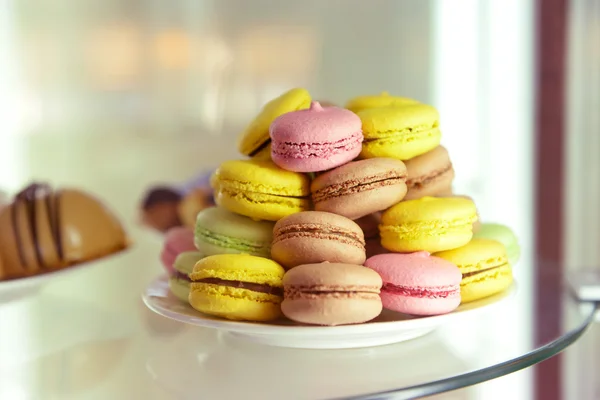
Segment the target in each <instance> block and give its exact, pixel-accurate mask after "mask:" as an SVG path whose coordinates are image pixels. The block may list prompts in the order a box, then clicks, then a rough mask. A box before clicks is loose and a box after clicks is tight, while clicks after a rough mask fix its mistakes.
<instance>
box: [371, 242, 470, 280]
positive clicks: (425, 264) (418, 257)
mask: <svg viewBox="0 0 600 400" xmlns="http://www.w3.org/2000/svg"><path fill="white" fill-rule="evenodd" d="M365 266H366V267H368V268H371V269H373V270H374V271H376V272H377V273H378V274H379V275H380V276H381V279H382V280H383V282H384V283H391V284H393V285H397V286H409V287H418V288H429V287H442V286H456V285H458V284H460V282H461V280H462V274H461V272H460V270H459V269H458V267H457V266H456V265H455V264H453V263H451V262H450V261H447V260H444V259H442V258H439V257H435V256H431V255H430V254H429V253H427V252H425V251H420V252H415V253H409V254H398V253H394V254H392V253H390V254H381V255H378V256H375V257H371V258H369V259H368V260H367V261H366V262H365Z"/></svg>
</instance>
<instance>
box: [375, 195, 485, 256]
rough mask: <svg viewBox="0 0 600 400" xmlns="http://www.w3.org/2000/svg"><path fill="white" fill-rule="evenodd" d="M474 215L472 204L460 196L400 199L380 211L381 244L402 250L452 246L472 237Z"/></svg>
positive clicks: (457, 245)
mask: <svg viewBox="0 0 600 400" xmlns="http://www.w3.org/2000/svg"><path fill="white" fill-rule="evenodd" d="M476 218H477V213H476V209H475V204H474V203H473V202H472V201H470V200H467V199H463V198H434V197H423V198H421V199H418V200H408V201H403V202H401V203H398V204H397V205H395V206H393V207H391V208H389V209H388V210H386V211H385V212H384V213H383V214H382V218H381V224H380V225H379V232H380V235H381V244H382V246H383V247H385V248H386V249H388V250H390V251H395V252H401V253H410V252H414V251H421V250H423V251H428V252H430V253H434V252H437V251H442V250H449V249H454V248H457V247H460V246H463V245H465V244H467V243H468V242H469V241H470V240H471V238H472V236H473V222H474V221H475V220H476Z"/></svg>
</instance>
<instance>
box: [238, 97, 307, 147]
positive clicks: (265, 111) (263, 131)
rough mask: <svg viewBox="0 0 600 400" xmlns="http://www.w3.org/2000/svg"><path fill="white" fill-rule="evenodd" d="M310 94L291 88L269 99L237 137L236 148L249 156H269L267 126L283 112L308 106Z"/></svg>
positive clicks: (269, 140)
mask: <svg viewBox="0 0 600 400" xmlns="http://www.w3.org/2000/svg"><path fill="white" fill-rule="evenodd" d="M310 100H311V99H310V94H309V93H308V91H306V90H305V89H301V88H296V89H291V90H289V91H287V92H285V93H283V94H282V95H281V96H279V97H277V98H275V99H273V100H271V101H270V102H268V103H267V104H265V105H264V107H263V108H262V109H261V111H260V113H259V114H258V115H257V116H256V117H255V118H254V120H253V121H252V122H251V123H250V125H248V127H247V128H246V129H245V130H244V132H242V134H241V135H240V136H239V137H238V141H237V148H238V151H239V152H240V153H242V154H243V155H246V156H249V157H257V158H259V159H268V158H270V156H271V137H270V136H269V126H270V125H271V123H272V122H273V120H275V118H277V117H279V116H280V115H283V114H285V113H288V112H291V111H297V110H303V109H305V108H308V107H309V106H310Z"/></svg>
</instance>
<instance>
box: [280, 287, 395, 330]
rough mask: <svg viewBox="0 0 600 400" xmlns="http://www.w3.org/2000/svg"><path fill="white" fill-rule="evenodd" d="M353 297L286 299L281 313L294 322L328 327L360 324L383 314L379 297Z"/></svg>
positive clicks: (329, 296)
mask: <svg viewBox="0 0 600 400" xmlns="http://www.w3.org/2000/svg"><path fill="white" fill-rule="evenodd" d="M353 296H354V295H352V294H349V295H348V297H345V298H335V297H333V296H332V295H323V296H322V297H314V298H307V299H295V300H289V299H284V300H283V302H282V303H281V311H282V312H283V314H284V315H285V316H286V317H287V318H289V319H291V320H292V321H296V322H300V323H303V324H311V325H327V326H336V325H348V324H360V323H363V322H367V321H370V320H372V319H373V318H376V317H377V316H378V315H379V314H381V310H382V308H383V307H382V304H381V299H380V298H379V297H378V296H373V297H371V298H361V297H358V296H356V297H353Z"/></svg>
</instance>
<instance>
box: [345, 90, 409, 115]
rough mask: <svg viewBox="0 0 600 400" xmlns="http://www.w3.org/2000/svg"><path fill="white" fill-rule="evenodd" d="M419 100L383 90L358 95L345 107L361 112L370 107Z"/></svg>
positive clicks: (398, 104)
mask: <svg viewBox="0 0 600 400" xmlns="http://www.w3.org/2000/svg"><path fill="white" fill-rule="evenodd" d="M416 103H418V101H417V100H414V99H409V98H407V97H397V96H390V94H389V93H388V92H381V93H380V94H378V95H367V96H358V97H355V98H353V99H350V100H348V102H347V103H346V106H345V108H347V109H348V110H350V111H352V112H355V113H357V112H359V111H362V110H366V109H368V108H380V107H390V106H403V105H406V104H416Z"/></svg>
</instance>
